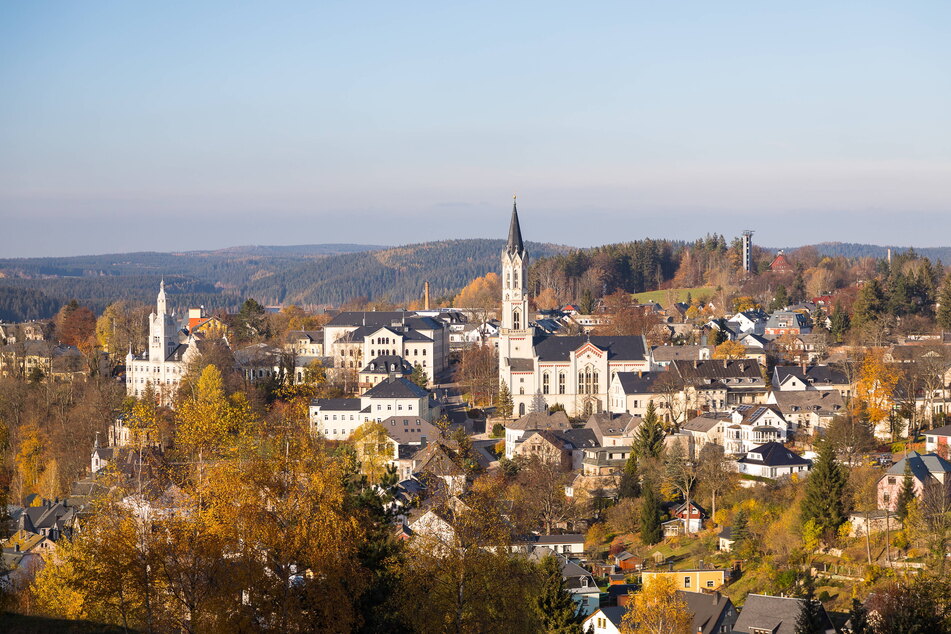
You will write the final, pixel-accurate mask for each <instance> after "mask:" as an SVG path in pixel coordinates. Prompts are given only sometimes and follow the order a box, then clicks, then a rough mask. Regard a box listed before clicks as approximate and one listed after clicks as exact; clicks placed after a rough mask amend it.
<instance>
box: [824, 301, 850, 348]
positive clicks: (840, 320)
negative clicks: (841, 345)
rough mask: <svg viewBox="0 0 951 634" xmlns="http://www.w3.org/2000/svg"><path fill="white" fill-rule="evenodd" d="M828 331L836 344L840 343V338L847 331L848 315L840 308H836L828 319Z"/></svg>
mask: <svg viewBox="0 0 951 634" xmlns="http://www.w3.org/2000/svg"><path fill="white" fill-rule="evenodd" d="M829 321H830V324H829V331H830V332H831V333H832V336H833V337H834V338H835V340H836V342H841V341H842V337H843V336H844V335H845V333H846V332H847V331H848V330H849V321H850V320H849V314H848V313H847V312H845V311H844V310H843V309H842V307H841V306H836V307H835V311H834V312H833V313H832V316H831V317H829Z"/></svg>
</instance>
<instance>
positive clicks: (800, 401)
mask: <svg viewBox="0 0 951 634" xmlns="http://www.w3.org/2000/svg"><path fill="white" fill-rule="evenodd" d="M773 398H775V399H776V406H777V407H779V409H780V411H781V412H782V413H783V414H786V415H789V414H800V413H805V412H816V413H817V414H836V413H838V412H842V411H844V410H845V401H844V400H842V395H841V394H839V392H838V390H777V391H775V392H773Z"/></svg>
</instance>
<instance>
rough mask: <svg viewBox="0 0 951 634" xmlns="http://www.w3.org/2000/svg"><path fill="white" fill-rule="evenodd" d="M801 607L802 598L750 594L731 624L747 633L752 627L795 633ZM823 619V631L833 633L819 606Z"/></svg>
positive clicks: (831, 626) (823, 611)
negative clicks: (733, 623) (738, 616)
mask: <svg viewBox="0 0 951 634" xmlns="http://www.w3.org/2000/svg"><path fill="white" fill-rule="evenodd" d="M801 609H802V599H796V598H793V597H769V596H766V595H762V594H750V595H747V597H746V603H744V604H743V609H742V610H741V611H740V618H738V619H737V620H736V625H734V626H733V631H734V632H742V633H743V634H748V633H749V632H752V631H753V628H758V629H764V630H766V631H768V632H771V633H772V634H795V632H796V619H798V618H799V612H800V610H801ZM820 612H821V613H822V619H823V620H824V622H825V623H824V628H825V629H824V630H823V631H824V633H825V634H835V627H833V625H832V621H830V620H829V615H828V614H826V611H825V608H823V607H822V606H820Z"/></svg>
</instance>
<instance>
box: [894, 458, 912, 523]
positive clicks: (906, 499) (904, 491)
mask: <svg viewBox="0 0 951 634" xmlns="http://www.w3.org/2000/svg"><path fill="white" fill-rule="evenodd" d="M914 499H915V482H914V480H913V479H912V476H911V462H910V461H908V460H905V475H904V477H903V478H902V481H901V489H900V490H899V491H898V500H896V502H895V512H896V514H897V515H898V519H899V520H901V521H902V522H904V521H905V518H906V517H907V516H908V504H909V503H911V501H912V500H914Z"/></svg>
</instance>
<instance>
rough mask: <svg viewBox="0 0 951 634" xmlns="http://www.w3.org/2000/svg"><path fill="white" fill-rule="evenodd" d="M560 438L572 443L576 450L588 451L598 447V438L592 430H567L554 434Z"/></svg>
mask: <svg viewBox="0 0 951 634" xmlns="http://www.w3.org/2000/svg"><path fill="white" fill-rule="evenodd" d="M552 433H553V434H554V435H555V436H557V437H558V438H561V439H562V440H565V441H567V442H569V443H571V446H572V447H574V448H575V449H587V448H589V447H597V446H598V438H597V436H595V433H594V431H593V430H591V429H565V430H562V431H557V432H552Z"/></svg>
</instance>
